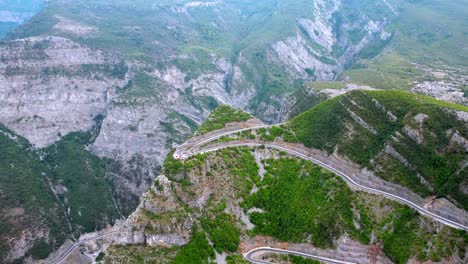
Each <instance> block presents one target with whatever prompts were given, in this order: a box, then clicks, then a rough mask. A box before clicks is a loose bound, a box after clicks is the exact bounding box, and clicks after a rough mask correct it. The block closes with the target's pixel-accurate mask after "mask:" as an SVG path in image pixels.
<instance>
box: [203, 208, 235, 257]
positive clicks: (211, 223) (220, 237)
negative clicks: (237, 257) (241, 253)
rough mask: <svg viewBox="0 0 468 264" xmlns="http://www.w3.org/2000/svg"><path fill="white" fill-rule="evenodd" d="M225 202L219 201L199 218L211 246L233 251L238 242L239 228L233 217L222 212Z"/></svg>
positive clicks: (219, 249) (222, 250) (223, 250)
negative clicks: (211, 243)
mask: <svg viewBox="0 0 468 264" xmlns="http://www.w3.org/2000/svg"><path fill="white" fill-rule="evenodd" d="M225 209H226V204H225V203H220V204H218V205H217V206H216V207H214V208H213V209H211V210H210V211H209V212H206V216H205V217H204V218H202V219H201V224H202V227H203V229H204V230H206V232H207V233H208V235H209V237H210V240H211V242H213V247H214V248H215V249H216V251H218V253H222V252H235V251H236V250H237V248H238V247H239V243H240V239H239V236H240V230H239V228H237V226H236V222H235V218H234V217H232V216H231V215H229V214H226V213H224V212H223V211H224V210H225Z"/></svg>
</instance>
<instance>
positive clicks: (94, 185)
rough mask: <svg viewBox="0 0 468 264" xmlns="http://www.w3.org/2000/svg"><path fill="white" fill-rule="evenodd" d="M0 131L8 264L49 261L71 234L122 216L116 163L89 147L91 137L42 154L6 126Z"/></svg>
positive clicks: (74, 136)
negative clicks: (112, 172)
mask: <svg viewBox="0 0 468 264" xmlns="http://www.w3.org/2000/svg"><path fill="white" fill-rule="evenodd" d="M0 132H1V133H0V140H1V145H2V148H1V150H0V157H1V163H0V164H1V165H0V166H1V167H0V170H1V173H0V177H1V182H2V187H1V196H0V201H1V205H2V206H1V208H0V210H1V212H2V214H1V215H2V216H1V220H2V221H1V222H2V224H1V229H0V238H1V239H0V241H1V243H0V246H1V249H2V250H1V251H0V252H1V254H0V257H1V258H2V259H3V260H4V261H6V262H10V261H13V260H16V261H19V260H20V259H23V258H32V259H35V260H38V259H44V258H46V257H47V256H48V255H49V254H50V253H51V252H52V251H54V250H56V249H57V248H58V247H60V246H61V245H62V244H63V243H64V242H65V240H66V239H67V238H69V237H70V236H79V235H80V234H81V233H83V232H93V231H96V230H98V229H102V228H104V227H106V225H107V224H112V223H114V219H116V218H119V216H120V212H119V208H118V207H117V205H116V204H115V201H114V199H113V196H112V192H111V188H110V184H109V181H110V180H111V179H109V178H108V176H107V175H108V171H109V168H110V167H111V166H112V163H111V161H110V160H106V159H99V158H97V157H96V156H94V155H92V154H91V153H89V152H88V151H87V150H86V149H85V147H84V144H85V142H88V141H89V140H90V137H91V136H92V135H91V133H71V134H69V135H67V136H66V137H64V138H63V139H61V140H60V141H59V142H57V143H55V144H53V145H52V146H50V147H48V148H46V149H42V150H37V149H35V148H34V147H33V146H32V145H31V144H30V143H29V142H28V141H27V140H25V139H24V138H22V137H20V136H18V135H16V134H14V133H13V132H12V131H10V130H8V129H7V128H5V127H3V126H2V127H1V130H0Z"/></svg>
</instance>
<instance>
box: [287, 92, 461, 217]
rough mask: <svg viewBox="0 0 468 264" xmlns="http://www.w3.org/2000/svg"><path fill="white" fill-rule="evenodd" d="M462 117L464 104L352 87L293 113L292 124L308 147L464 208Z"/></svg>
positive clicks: (420, 192)
mask: <svg viewBox="0 0 468 264" xmlns="http://www.w3.org/2000/svg"><path fill="white" fill-rule="evenodd" d="M467 118H468V108H467V107H464V106H459V105H453V104H446V103H444V102H442V101H437V100H434V99H432V98H429V97H424V96H416V95H414V94H411V93H408V92H400V91H355V92H351V93H348V94H346V95H344V96H340V97H337V98H335V99H332V100H330V101H326V102H324V103H322V104H320V105H318V106H317V107H315V108H313V109H311V110H309V111H306V112H305V113H303V114H301V115H299V116H297V117H295V118H294V119H293V120H292V121H291V128H292V130H293V131H294V132H295V133H296V135H297V139H298V140H299V141H300V142H302V143H304V145H305V146H307V147H313V148H318V149H323V150H325V151H327V152H328V153H338V154H340V155H343V156H346V157H347V158H349V159H350V160H352V161H353V162H355V163H357V164H359V165H361V166H366V167H368V168H370V169H371V170H373V171H375V172H376V174H377V175H378V176H379V177H381V178H382V179H384V180H387V181H391V182H395V183H397V184H399V185H402V186H406V187H408V188H410V189H412V190H413V191H415V192H416V193H418V194H420V195H422V196H430V195H437V196H444V197H447V198H449V199H450V200H451V201H452V202H454V203H455V204H457V205H458V206H459V207H461V208H464V209H465V210H466V209H467V207H468V190H467V189H466V187H467V184H468V177H467V175H468V172H467V170H466V169H467V168H466V164H467V161H468V160H467V159H466V158H467V157H466V153H467V152H468V141H467V139H468V126H467V121H468V119H467ZM311 124H313V125H311Z"/></svg>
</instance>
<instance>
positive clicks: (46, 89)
mask: <svg viewBox="0 0 468 264" xmlns="http://www.w3.org/2000/svg"><path fill="white" fill-rule="evenodd" d="M0 54H1V55H0V56H1V61H0V87H1V89H0V102H1V104H2V107H1V108H0V122H1V123H3V124H5V125H6V126H8V127H9V128H10V129H12V130H13V131H15V132H16V133H17V134H19V135H21V136H23V137H25V138H27V139H28V140H29V141H30V142H31V143H33V144H34V145H36V146H37V147H40V148H41V147H46V146H48V145H50V144H52V143H54V142H55V141H57V140H58V139H60V137H61V136H62V135H66V134H68V133H70V132H73V131H87V130H89V129H91V128H92V127H93V125H94V124H95V121H94V118H96V117H97V116H99V115H105V112H106V108H107V105H108V103H109V101H110V99H111V98H112V97H113V96H114V94H115V87H116V86H117V85H122V83H123V82H124V77H125V72H124V71H125V67H126V66H125V65H120V64H119V62H118V61H117V60H115V59H112V58H110V57H108V56H106V55H104V54H103V53H102V52H99V51H96V50H92V49H90V48H87V47H84V46H81V45H79V44H77V43H74V42H72V41H70V40H67V39H64V38H59V37H34V38H28V39H21V40H16V41H12V42H6V43H2V44H0ZM113 71H116V72H117V71H122V72H123V74H122V76H116V74H114V73H112V72H113ZM119 77H120V78H119Z"/></svg>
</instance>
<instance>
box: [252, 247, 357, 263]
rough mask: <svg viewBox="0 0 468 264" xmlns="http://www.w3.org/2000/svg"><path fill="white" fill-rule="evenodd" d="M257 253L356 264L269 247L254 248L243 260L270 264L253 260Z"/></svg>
mask: <svg viewBox="0 0 468 264" xmlns="http://www.w3.org/2000/svg"><path fill="white" fill-rule="evenodd" d="M258 253H276V254H285V255H295V256H299V257H304V258H310V259H315V260H318V261H323V262H325V263H333V264H356V263H354V262H348V261H343V260H338V259H332V258H326V257H320V256H317V255H312V254H307V253H303V252H298V251H292V250H286V249H279V248H271V247H258V248H254V249H252V250H250V251H249V252H247V253H245V254H244V258H245V259H246V260H247V261H249V262H250V263H254V264H271V262H268V261H264V260H258V259H255V258H254V256H255V254H258Z"/></svg>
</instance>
